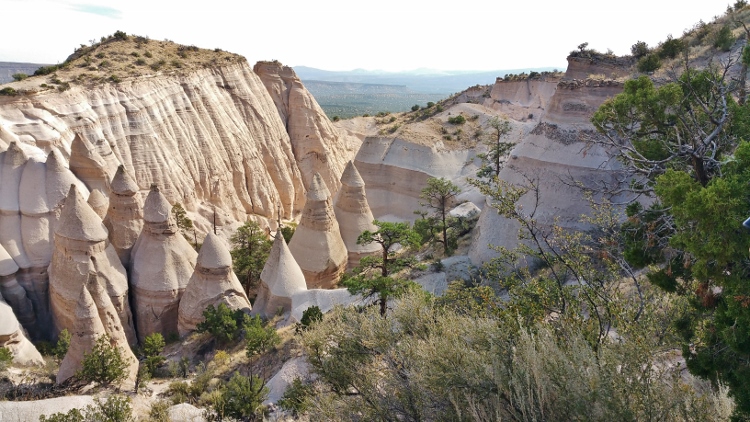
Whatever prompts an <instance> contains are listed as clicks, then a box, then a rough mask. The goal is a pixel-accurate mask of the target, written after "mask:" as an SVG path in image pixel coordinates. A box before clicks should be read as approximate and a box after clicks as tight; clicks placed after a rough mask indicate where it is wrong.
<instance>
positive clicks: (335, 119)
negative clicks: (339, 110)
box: [331, 116, 341, 122]
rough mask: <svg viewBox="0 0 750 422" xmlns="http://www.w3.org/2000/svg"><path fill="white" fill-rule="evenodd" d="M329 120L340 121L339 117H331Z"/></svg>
mask: <svg viewBox="0 0 750 422" xmlns="http://www.w3.org/2000/svg"><path fill="white" fill-rule="evenodd" d="M331 120H333V121H334V122H338V121H339V120H341V117H339V116H333V119H331Z"/></svg>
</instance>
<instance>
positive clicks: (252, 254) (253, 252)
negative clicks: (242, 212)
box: [229, 221, 283, 296]
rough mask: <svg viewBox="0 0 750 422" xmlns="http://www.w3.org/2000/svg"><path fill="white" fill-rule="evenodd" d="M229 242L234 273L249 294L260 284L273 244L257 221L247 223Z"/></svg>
mask: <svg viewBox="0 0 750 422" xmlns="http://www.w3.org/2000/svg"><path fill="white" fill-rule="evenodd" d="M282 234H283V232H282ZM229 241H230V242H231V244H232V250H231V254H232V266H233V267H234V272H235V273H236V274H237V278H239V279H240V281H242V283H243V285H244V286H245V291H246V292H247V293H249V292H250V291H251V290H252V289H254V288H255V287H256V286H257V285H258V283H260V273H261V271H263V267H264V266H265V265H266V261H267V260H268V254H269V253H270V252H271V246H272V245H273V242H271V241H270V240H269V239H268V235H267V234H266V232H265V230H263V229H261V228H260V225H258V223H256V222H255V221H247V222H245V224H244V225H242V226H241V227H239V228H238V229H237V231H236V232H235V233H234V234H233V235H232V237H231V238H230V239H229ZM248 296H249V294H248Z"/></svg>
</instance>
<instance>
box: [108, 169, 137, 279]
mask: <svg viewBox="0 0 750 422" xmlns="http://www.w3.org/2000/svg"><path fill="white" fill-rule="evenodd" d="M109 189H110V197H109V209H108V210H107V215H106V217H105V218H104V225H105V226H107V230H109V241H110V243H112V246H114V248H115V250H116V251H117V256H119V257H120V262H122V265H123V266H124V267H125V268H130V254H131V251H132V250H133V246H134V245H135V242H136V241H137V240H138V236H140V234H141V230H143V201H141V196H140V195H139V194H138V191H139V188H138V184H137V183H135V180H133V178H132V177H131V176H130V174H128V171H127V170H126V169H125V166H123V165H120V166H119V167H117V171H116V172H115V175H114V177H113V178H112V181H111V182H110V184H109Z"/></svg>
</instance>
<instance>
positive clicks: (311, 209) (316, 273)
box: [289, 173, 349, 289]
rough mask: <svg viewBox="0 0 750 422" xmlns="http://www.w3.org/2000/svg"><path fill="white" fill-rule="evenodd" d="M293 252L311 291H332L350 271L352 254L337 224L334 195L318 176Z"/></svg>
mask: <svg viewBox="0 0 750 422" xmlns="http://www.w3.org/2000/svg"><path fill="white" fill-rule="evenodd" d="M289 250H290V251H291V252H292V256H294V259H295V260H296V261H297V264H299V266H300V268H301V269H302V273H303V274H304V275H305V280H306V281H307V288H308V289H316V288H324V289H327V288H331V287H333V286H334V285H335V284H336V282H338V280H339V278H340V277H341V274H343V273H344V271H346V264H347V261H348V259H349V255H348V253H347V251H346V245H345V244H344V240H343V239H342V238H341V232H340V230H339V225H338V223H337V222H336V215H335V213H334V211H333V204H332V198H331V192H330V191H329V190H328V188H327V187H326V184H325V182H323V178H322V177H321V176H320V175H319V174H317V173H316V174H315V176H314V177H313V180H312V183H311V184H310V189H309V190H308V191H307V202H305V207H304V208H303V209H302V217H301V219H300V223H299V225H298V226H297V229H296V230H295V232H294V236H292V240H290V241H289Z"/></svg>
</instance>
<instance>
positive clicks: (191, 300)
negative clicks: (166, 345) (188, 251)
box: [178, 233, 252, 336]
mask: <svg viewBox="0 0 750 422" xmlns="http://www.w3.org/2000/svg"><path fill="white" fill-rule="evenodd" d="M221 303H223V304H225V305H227V306H228V307H229V308H230V309H232V310H238V309H240V310H242V311H244V312H250V310H251V308H252V307H251V306H250V301H249V300H248V299H247V296H246V295H245V291H244V289H243V288H242V285H241V284H240V281H239V280H238V279H237V276H236V275H235V274H234V271H232V256H231V255H230V254H229V250H228V249H227V247H226V246H225V245H224V243H223V242H222V240H221V239H219V237H218V236H216V235H215V234H213V233H208V235H207V236H206V238H205V239H204V240H203V245H202V246H201V250H200V252H199V253H198V261H197V264H196V266H195V272H194V273H193V276H192V277H190V282H189V283H188V285H187V288H186V289H185V293H184V294H183V296H182V300H181V301H180V307H179V322H178V329H179V333H180V336H185V335H187V334H189V333H190V332H191V331H193V330H195V328H196V326H197V325H198V324H199V323H200V322H201V321H203V311H204V310H205V309H206V308H207V307H208V306H209V305H213V306H214V307H218V306H219V304H221Z"/></svg>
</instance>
